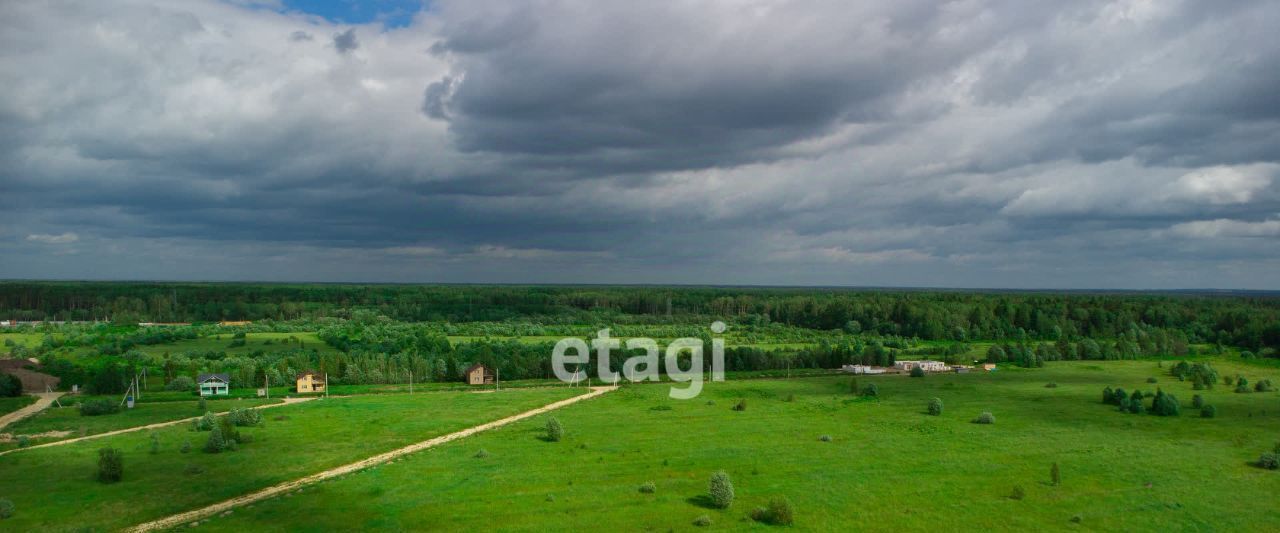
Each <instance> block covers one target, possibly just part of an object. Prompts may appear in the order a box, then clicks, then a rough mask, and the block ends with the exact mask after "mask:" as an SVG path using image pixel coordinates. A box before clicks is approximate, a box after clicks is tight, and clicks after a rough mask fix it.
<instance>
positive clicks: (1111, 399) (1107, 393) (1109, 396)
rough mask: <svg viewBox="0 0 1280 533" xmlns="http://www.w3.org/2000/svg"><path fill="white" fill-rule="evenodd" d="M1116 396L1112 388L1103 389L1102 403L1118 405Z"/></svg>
mask: <svg viewBox="0 0 1280 533" xmlns="http://www.w3.org/2000/svg"><path fill="white" fill-rule="evenodd" d="M1115 394H1116V393H1115V391H1113V390H1111V387H1107V388H1105V389H1102V403H1106V404H1114V403H1116V398H1115Z"/></svg>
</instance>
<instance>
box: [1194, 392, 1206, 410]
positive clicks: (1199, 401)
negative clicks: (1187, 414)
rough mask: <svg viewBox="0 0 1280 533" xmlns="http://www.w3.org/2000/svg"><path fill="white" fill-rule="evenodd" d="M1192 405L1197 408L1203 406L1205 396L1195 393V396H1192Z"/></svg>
mask: <svg viewBox="0 0 1280 533" xmlns="http://www.w3.org/2000/svg"><path fill="white" fill-rule="evenodd" d="M1191 407H1194V408H1196V409H1199V408H1201V407H1204V396H1201V395H1199V394H1197V395H1195V396H1192V397H1191Z"/></svg>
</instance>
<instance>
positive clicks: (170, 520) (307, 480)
mask: <svg viewBox="0 0 1280 533" xmlns="http://www.w3.org/2000/svg"><path fill="white" fill-rule="evenodd" d="M614 389H617V387H592V388H591V392H589V393H587V394H583V395H580V396H574V397H573V398H569V399H565V400H560V401H558V402H554V403H550V404H547V405H544V406H542V407H539V408H537V409H533V410H531V411H525V412H523V413H520V414H517V415H512V416H509V417H506V418H503V419H500V420H494V421H493V422H489V423H486V424H480V425H478V426H474V427H470V428H467V429H464V430H462V431H456V432H454V433H450V434H448V435H441V436H439V437H435V438H432V439H428V440H424V441H422V442H419V443H417V444H410V445H408V446H405V447H403V448H399V449H396V450H391V451H389V452H386V453H382V454H378V455H375V456H373V457H369V458H367V459H364V460H361V461H357V462H354V463H351V464H347V465H343V466H339V467H337V468H333V469H329V470H325V471H323V472H320V473H317V474H312V475H310V476H307V477H304V478H300V479H295V480H293V481H288V482H285V483H281V484H279V485H275V486H272V487H267V488H265V489H262V490H259V491H257V492H251V493H249V494H246V495H244V496H239V497H236V498H232V499H230V500H226V501H223V502H219V503H215V504H213V505H210V506H208V507H204V508H201V509H196V510H194V511H187V512H185V513H179V514H176V515H172V516H169V517H166V518H161V519H159V520H155V521H152V522H147V523H145V524H139V525H137V526H134V527H133V528H132V529H130V530H129V531H134V532H142V531H156V530H161V529H169V528H173V527H177V526H180V525H183V524H187V523H190V522H194V521H196V520H200V519H202V518H204V517H207V516H212V515H215V514H218V513H222V512H225V511H228V510H230V509H232V508H234V507H238V506H241V505H245V504H249V503H253V502H257V501H261V500H265V499H267V498H271V497H274V496H279V495H281V494H284V493H286V492H290V491H293V490H297V489H298V488H300V487H303V486H306V485H310V484H312V483H316V482H319V481H324V480H326V479H329V478H332V477H336V476H342V475H346V474H350V473H352V472H356V471H358V470H363V469H365V468H368V467H370V466H374V465H377V464H382V463H385V462H387V461H390V460H392V459H395V458H397V457H401V456H403V455H408V454H411V453H414V452H419V451H422V450H425V449H427V448H431V447H433V446H439V445H441V444H444V443H446V442H450V441H454V440H458V439H461V438H463V437H468V436H471V435H475V434H476V433H480V432H481V431H487V430H490V429H494V428H497V427H501V426H505V425H507V424H510V423H512V422H517V421H520V420H524V419H526V418H530V417H534V416H538V415H540V414H543V413H546V412H549V411H554V410H556V409H559V408H561V407H564V406H566V405H569V404H572V403H576V402H580V401H582V400H586V399H589V398H594V397H596V396H599V395H601V394H604V393H606V392H609V391H612V390H614Z"/></svg>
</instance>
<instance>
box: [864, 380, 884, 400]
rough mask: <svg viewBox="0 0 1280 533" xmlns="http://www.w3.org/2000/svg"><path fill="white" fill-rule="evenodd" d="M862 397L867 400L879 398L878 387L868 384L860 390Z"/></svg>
mask: <svg viewBox="0 0 1280 533" xmlns="http://www.w3.org/2000/svg"><path fill="white" fill-rule="evenodd" d="M862 395H863V396H865V397H867V398H879V397H880V387H879V386H877V385H876V384H875V383H868V384H867V386H866V387H863V388H862Z"/></svg>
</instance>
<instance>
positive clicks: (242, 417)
mask: <svg viewBox="0 0 1280 533" xmlns="http://www.w3.org/2000/svg"><path fill="white" fill-rule="evenodd" d="M227 419H228V420H230V421H231V423H232V424H233V425H236V426H242V427H253V426H257V425H258V424H261V423H262V413H261V412H260V411H258V410H257V409H232V410H231V412H229V413H227Z"/></svg>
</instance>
